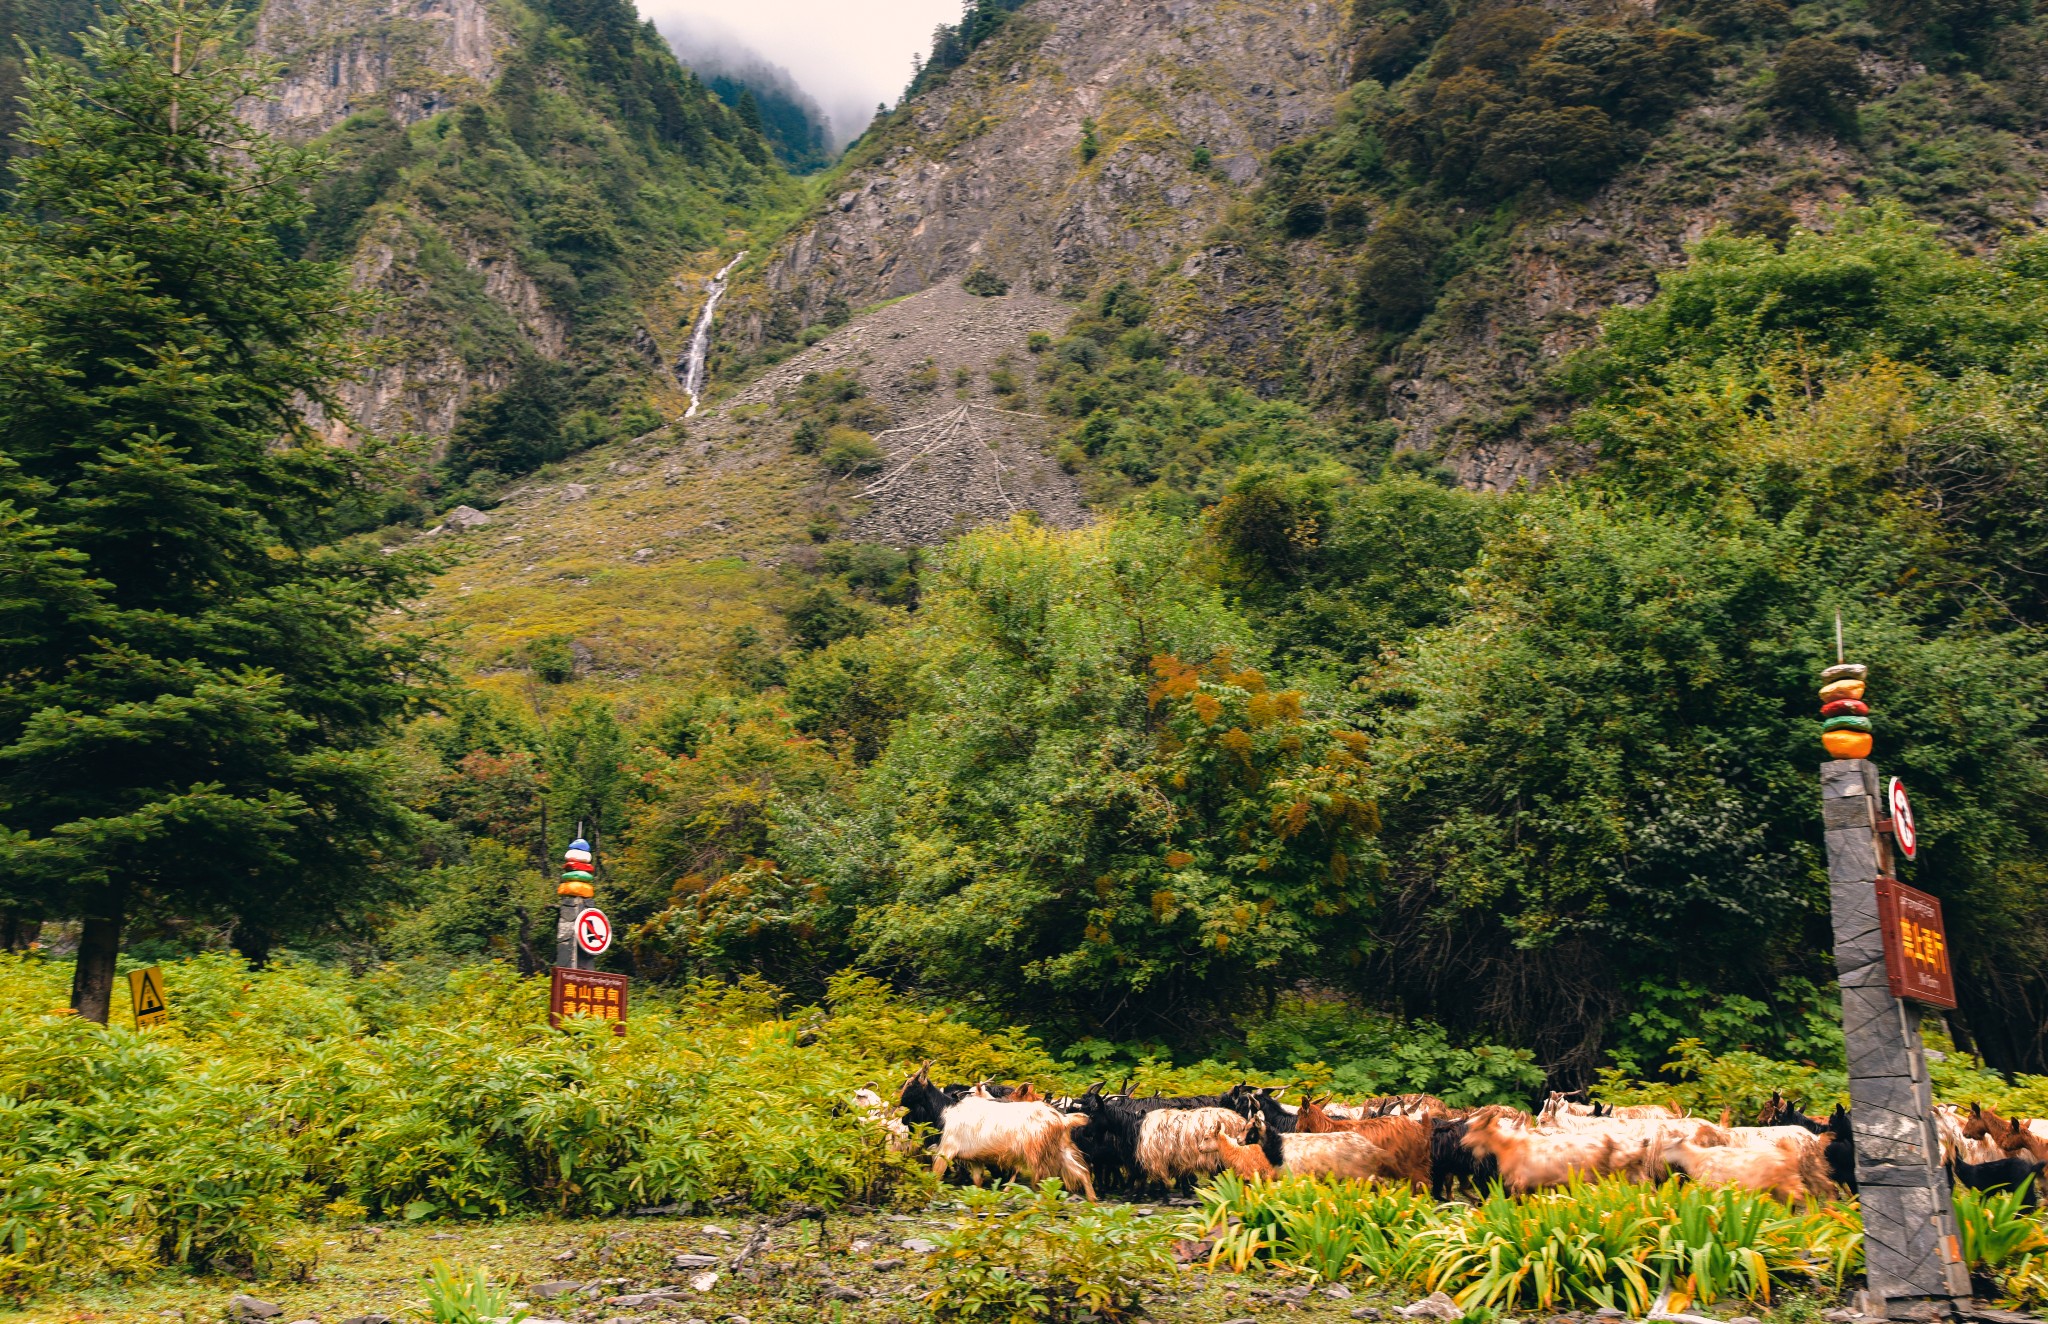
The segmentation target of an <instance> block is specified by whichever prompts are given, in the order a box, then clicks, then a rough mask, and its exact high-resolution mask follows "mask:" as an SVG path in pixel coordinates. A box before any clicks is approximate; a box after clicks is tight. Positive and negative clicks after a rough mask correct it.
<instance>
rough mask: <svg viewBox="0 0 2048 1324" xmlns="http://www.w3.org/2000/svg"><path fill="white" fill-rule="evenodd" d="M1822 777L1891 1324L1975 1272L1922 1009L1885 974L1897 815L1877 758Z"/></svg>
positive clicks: (1881, 1285)
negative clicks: (1943, 1137) (1882, 902)
mask: <svg viewBox="0 0 2048 1324" xmlns="http://www.w3.org/2000/svg"><path fill="white" fill-rule="evenodd" d="M1820 778H1821V814H1822V822H1823V826H1824V827H1825V829H1826V833H1827V848H1828V886H1829V892H1830V896H1831V900H1832V902H1833V907H1834V928H1835V970H1836V974H1837V976H1838V978H1839V979H1840V981H1841V985H1842V1038H1843V1042H1844V1045H1845V1047H1846V1049H1847V1053H1848V1061H1849V1097H1850V1100H1851V1102H1852V1104H1853V1108H1852V1120H1853V1124H1854V1127H1855V1133H1856V1181H1857V1185H1858V1187H1859V1192H1858V1193H1859V1196H1860V1199H1861V1202H1862V1206H1863V1229H1864V1242H1863V1246H1864V1260H1865V1263H1866V1266H1867V1268H1868V1271H1869V1279H1870V1294H1871V1297H1872V1300H1871V1302H1870V1306H1869V1308H1870V1309H1871V1310H1872V1311H1878V1310H1881V1311H1882V1312H1883V1313H1884V1314H1885V1315H1886V1316H1887V1317H1888V1318H1891V1319H1902V1320H1920V1319H1933V1318H1937V1317H1944V1316H1947V1315H1949V1314H1951V1313H1952V1312H1953V1310H1954V1299H1955V1298H1958V1297H1967V1296H1969V1294H1970V1275H1969V1271H1968V1268H1967V1267H1966V1266H1965V1265H1964V1264H1963V1262H1962V1253H1961V1247H1960V1245H1959V1244H1958V1242H1957V1240H1956V1216H1955V1208H1954V1206H1953V1204H1952V1203H1951V1200H1950V1195H1949V1181H1948V1173H1947V1172H1946V1170H1945V1169H1944V1168H1943V1167H1942V1163H1941V1143H1940V1138H1939V1136H1938V1134H1937V1133H1936V1131H1935V1128H1934V1093H1933V1090H1932V1088H1931V1087H1930V1085H1929V1083H1928V1079H1927V1057H1926V1053H1925V1050H1924V1049H1923V1048H1922V1047H1921V1044H1920V1018H1919V1013H1918V1012H1917V1011H1916V1010H1914V1009H1912V1008H1910V1007H1909V1006H1908V1005H1907V1003H1906V1002H1905V1000H1904V999H1902V998H1898V997H1894V996H1893V995H1892V991H1891V985H1890V981H1889V980H1888V978H1887V975H1886V968H1885V939H1886V934H1885V933H1884V932H1883V929H1882V926H1881V925H1880V923H1879V919H1878V889H1877V880H1878V879H1880V878H1889V877H1890V876H1891V871H1892V861H1891V845H1890V842H1889V840H1888V839H1887V835H1886V831H1885V824H1888V823H1889V821H1890V818H1889V814H1888V812H1887V811H1886V809H1885V806H1884V804H1883V801H1882V797H1881V793H1880V782H1879V780H1878V774H1877V765H1875V764H1874V763H1872V762H1870V760H1868V759H1864V758H1848V759H1836V760H1834V761H1833V762H1830V763H1823V764H1822V765H1821V769H1820Z"/></svg>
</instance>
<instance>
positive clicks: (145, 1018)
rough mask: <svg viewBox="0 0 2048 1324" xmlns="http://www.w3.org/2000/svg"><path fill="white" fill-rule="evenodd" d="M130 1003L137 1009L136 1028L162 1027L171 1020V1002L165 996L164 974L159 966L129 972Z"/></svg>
mask: <svg viewBox="0 0 2048 1324" xmlns="http://www.w3.org/2000/svg"><path fill="white" fill-rule="evenodd" d="M128 1002H129V1004H130V1005H131V1006H133V1007H134V1008H135V1028H136V1029H138V1030H139V1029H142V1028H143V1027H144V1026H149V1025H162V1024H163V1023H164V1022H165V1021H168V1020H169V1019H171V1004H170V1000H169V999H168V998H166V997H165V996H164V972H163V970H162V969H161V968H159V967H157V966H153V965H152V966H149V967H147V968H145V969H141V970H130V971H129V972H128Z"/></svg>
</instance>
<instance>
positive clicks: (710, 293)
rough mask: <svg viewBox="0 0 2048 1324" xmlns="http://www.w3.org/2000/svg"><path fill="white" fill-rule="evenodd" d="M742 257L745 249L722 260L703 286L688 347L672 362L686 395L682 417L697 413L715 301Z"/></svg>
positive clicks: (693, 416) (721, 293) (716, 308)
mask: <svg viewBox="0 0 2048 1324" xmlns="http://www.w3.org/2000/svg"><path fill="white" fill-rule="evenodd" d="M746 258H747V254H746V250H744V249H742V250H741V251H740V255H739V256H738V257H736V258H734V259H733V260H732V261H730V262H728V263H726V264H725V266H724V267H723V268H721V269H720V270H719V273H718V274H717V275H716V276H713V277H712V278H711V279H710V281H708V282H707V283H706V284H705V286H704V290H705V293H706V298H705V300H704V311H703V312H701V313H699V314H697V325H696V328H695V329H694V330H692V331H691V332H690V347H689V348H688V349H687V350H684V351H683V359H682V362H680V363H678V364H677V365H676V366H677V367H678V368H680V369H682V384H683V390H684V391H685V392H687V393H688V394H689V397H690V408H689V410H688V412H686V413H685V414H684V415H683V417H684V418H695V417H696V416H697V405H698V403H699V402H698V397H699V395H701V394H702V392H703V390H704V359H705V356H706V355H708V354H710V352H711V315H712V314H713V313H715V312H717V311H718V301H719V300H720V299H722V298H724V297H725V278H726V277H727V276H729V275H731V274H732V269H733V268H734V267H736V266H738V265H739V264H740V263H742V262H744V261H746Z"/></svg>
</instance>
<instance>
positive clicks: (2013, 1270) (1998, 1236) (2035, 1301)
mask: <svg viewBox="0 0 2048 1324" xmlns="http://www.w3.org/2000/svg"><path fill="white" fill-rule="evenodd" d="M2026 1199H2027V1195H2026V1193H2025V1192H2023V1191H2004V1192H1979V1191H1973V1190H1970V1189H1969V1188H1968V1187H1962V1186H1958V1187H1957V1188H1956V1194H1955V1200H1956V1230H1957V1231H1958V1232H1959V1233H1960V1234H1961V1237H1960V1239H1961V1241H1962V1243H1963V1262H1964V1263H1965V1264H1967V1265H1969V1266H1970V1275H1971V1277H1972V1278H1974V1279H1976V1280H1977V1281H1976V1286H1977V1289H1978V1294H1979V1295H1984V1296H1991V1295H1997V1296H2004V1297H2007V1298H2009V1299H2011V1300H2012V1301H2014V1302H2015V1303H2017V1304H2019V1305H2022V1306H2043V1305H2048V1213H2044V1212H2037V1211H2032V1210H2029V1209H2028V1208H2027V1205H2026Z"/></svg>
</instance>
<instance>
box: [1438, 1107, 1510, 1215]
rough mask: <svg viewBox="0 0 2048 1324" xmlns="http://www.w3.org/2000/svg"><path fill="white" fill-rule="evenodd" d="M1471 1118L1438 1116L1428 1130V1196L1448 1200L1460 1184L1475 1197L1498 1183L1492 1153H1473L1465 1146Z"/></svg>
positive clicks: (1497, 1166)
mask: <svg viewBox="0 0 2048 1324" xmlns="http://www.w3.org/2000/svg"><path fill="white" fill-rule="evenodd" d="M1469 1125H1470V1119H1468V1118H1464V1117H1438V1118H1436V1119H1434V1120H1433V1121H1432V1122H1431V1123H1430V1127H1429V1193H1430V1195H1431V1197H1432V1198H1434V1199H1438V1200H1448V1199H1450V1198H1451V1196H1452V1195H1453V1194H1454V1193H1455V1192H1456V1190H1457V1188H1458V1187H1459V1186H1460V1185H1463V1186H1466V1187H1467V1188H1469V1189H1470V1190H1471V1191H1472V1193H1473V1194H1474V1195H1483V1194H1485V1192H1486V1189H1487V1187H1489V1186H1492V1185H1494V1184H1496V1183H1498V1182H1499V1181H1500V1162H1499V1161H1498V1160H1497V1159H1495V1158H1494V1157H1493V1155H1491V1154H1475V1153H1473V1152H1472V1151H1471V1150H1470V1149H1468V1148H1467V1147H1466V1145H1465V1131H1466V1128H1467V1127H1468V1126H1469Z"/></svg>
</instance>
